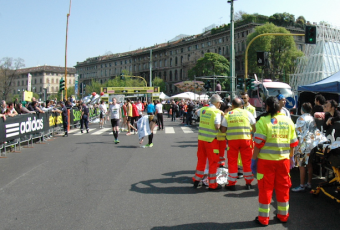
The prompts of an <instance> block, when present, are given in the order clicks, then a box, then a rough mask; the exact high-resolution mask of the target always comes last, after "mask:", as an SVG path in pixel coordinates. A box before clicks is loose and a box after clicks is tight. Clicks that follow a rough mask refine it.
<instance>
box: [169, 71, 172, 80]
mask: <svg viewBox="0 0 340 230" xmlns="http://www.w3.org/2000/svg"><path fill="white" fill-rule="evenodd" d="M169 81H172V71H171V70H170V77H169Z"/></svg>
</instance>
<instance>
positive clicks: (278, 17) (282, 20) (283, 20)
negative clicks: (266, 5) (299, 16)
mask: <svg viewBox="0 0 340 230" xmlns="http://www.w3.org/2000/svg"><path fill="white" fill-rule="evenodd" d="M269 22H272V23H274V24H275V25H278V26H293V25H294V23H295V16H294V15H293V14H289V13H286V12H285V13H276V14H273V15H272V16H270V17H269Z"/></svg>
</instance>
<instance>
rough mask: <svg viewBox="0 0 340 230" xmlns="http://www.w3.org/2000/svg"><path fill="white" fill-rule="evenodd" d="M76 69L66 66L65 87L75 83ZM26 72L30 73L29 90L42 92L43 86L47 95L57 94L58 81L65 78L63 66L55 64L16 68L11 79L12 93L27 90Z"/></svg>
mask: <svg viewBox="0 0 340 230" xmlns="http://www.w3.org/2000/svg"><path fill="white" fill-rule="evenodd" d="M75 73H76V69H75V68H73V67H68V68H67V87H71V86H74V84H75V76H74V75H75ZM28 74H31V75H32V80H31V90H32V92H33V93H38V94H42V93H43V91H44V88H46V90H47V96H49V95H51V94H57V93H58V91H59V81H60V79H61V78H62V77H63V78H64V80H65V67H57V66H47V65H44V66H38V67H31V68H23V69H18V70H17V71H16V76H15V78H14V79H13V85H14V86H13V94H17V93H20V92H23V91H24V90H27V83H28Z"/></svg>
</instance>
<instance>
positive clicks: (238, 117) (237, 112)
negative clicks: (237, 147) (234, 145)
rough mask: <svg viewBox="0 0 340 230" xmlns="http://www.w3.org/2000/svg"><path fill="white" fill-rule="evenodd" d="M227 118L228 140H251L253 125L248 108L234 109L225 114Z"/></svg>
mask: <svg viewBox="0 0 340 230" xmlns="http://www.w3.org/2000/svg"><path fill="white" fill-rule="evenodd" d="M225 119H226V120H227V123H228V127H227V139H228V140H250V139H251V135H250V131H251V127H250V121H249V117H248V112H247V110H243V109H241V108H236V109H233V110H232V111H229V112H228V113H227V115H225Z"/></svg>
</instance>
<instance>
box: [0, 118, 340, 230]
mask: <svg viewBox="0 0 340 230" xmlns="http://www.w3.org/2000/svg"><path fill="white" fill-rule="evenodd" d="M165 126H166V127H167V129H166V130H165V131H157V133H156V134H155V136H154V147H153V148H140V145H139V144H138V137H137V135H131V136H126V135H125V134H124V133H122V134H120V136H119V139H120V141H121V143H120V144H117V145H115V144H114V143H113V136H112V132H111V133H110V132H109V131H108V130H106V131H105V132H104V133H102V134H98V133H97V134H95V133H96V132H97V131H98V130H99V129H98V125H97V124H93V125H91V129H92V130H91V132H90V133H89V134H82V135H78V133H72V134H70V135H69V137H68V138H63V137H56V138H55V139H53V140H52V141H48V142H47V143H46V144H41V145H39V144H37V145H34V148H32V149H26V148H25V149H22V152H21V153H8V154H7V156H8V157H7V158H4V159H0V207H1V209H0V223H1V224H0V229H9V230H15V229H18V230H21V229H34V230H39V229H43V230H46V229H86V230H87V229H89V230H93V229H154V230H155V229H257V228H259V229H260V228H261V227H260V226H258V225H257V224H256V223H254V221H253V220H254V218H255V216H256V215H257V209H258V201H257V192H258V191H257V183H256V181H254V182H253V184H255V186H254V187H255V189H254V190H249V191H248V190H244V185H245V182H244V180H239V181H238V183H237V191H235V192H229V191H226V190H225V189H222V190H220V191H218V192H209V191H208V190H206V189H205V188H201V189H197V190H196V189H193V187H192V182H191V177H192V176H193V174H194V171H195V167H196V160H197V158H196V148H197V127H196V126H193V127H190V129H184V130H183V129H182V126H181V125H180V122H178V121H176V122H171V121H169V119H168V118H166V121H165ZM105 127H106V128H109V124H108V123H107V124H106V126H105ZM171 127H173V129H172V128H171ZM190 131H192V132H190ZM144 144H145V143H144ZM291 176H292V180H293V185H294V186H296V185H298V171H297V170H293V171H292V173H291ZM317 182H318V181H317V180H314V181H313V183H314V184H316V183H317ZM339 210H340V204H337V203H335V202H334V201H332V200H331V199H329V198H328V197H326V196H324V195H320V196H319V197H317V198H315V197H313V196H312V195H310V194H308V193H298V194H297V193H291V201H290V215H291V216H290V220H289V222H288V223H286V224H282V223H278V222H277V221H276V220H275V219H274V218H273V217H274V215H275V213H276V201H275V199H273V202H272V206H271V211H270V217H271V220H270V225H269V226H268V227H267V228H266V229H287V228H288V229H339V228H340V212H339Z"/></svg>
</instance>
